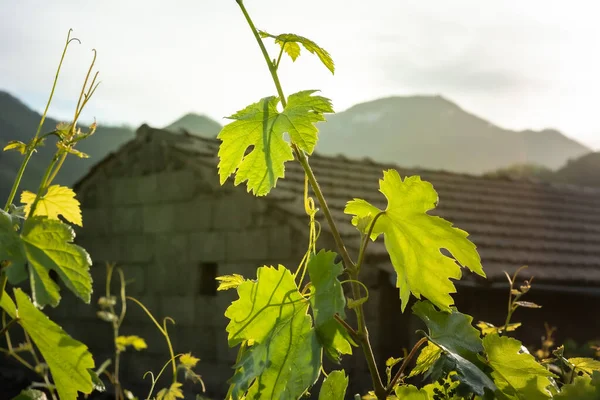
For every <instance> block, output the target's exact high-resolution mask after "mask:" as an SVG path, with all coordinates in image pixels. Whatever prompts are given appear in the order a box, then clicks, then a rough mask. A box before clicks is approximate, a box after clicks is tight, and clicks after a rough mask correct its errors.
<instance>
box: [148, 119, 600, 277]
mask: <svg viewBox="0 0 600 400" xmlns="http://www.w3.org/2000/svg"><path fill="white" fill-rule="evenodd" d="M139 132H140V133H139V134H144V133H143V132H146V133H145V134H146V135H149V136H150V137H154V138H157V139H158V138H160V139H159V140H161V141H165V143H167V144H168V146H169V147H170V148H172V149H173V150H178V151H177V152H176V153H179V154H181V155H184V156H185V155H187V156H190V157H194V159H195V161H199V162H201V163H202V164H204V165H209V166H214V167H215V173H216V165H217V162H218V159H217V156H216V154H217V150H218V144H219V142H218V141H217V140H213V139H206V138H200V137H196V136H192V135H183V136H182V135H174V134H170V133H168V132H165V131H159V130H154V129H151V128H148V127H147V126H143V127H142V128H140V130H139ZM136 140H137V139H136ZM398 162H399V163H401V160H398ZM310 164H311V166H312V168H313V170H314V172H315V175H316V176H317V179H318V181H319V184H320V186H321V188H322V190H323V193H324V195H325V198H326V199H327V201H328V204H329V207H330V209H331V210H332V213H333V216H334V218H335V219H336V221H338V222H339V225H338V226H339V229H340V233H341V234H342V235H343V236H344V237H345V239H347V245H348V247H349V248H351V249H352V248H354V249H355V248H356V246H357V243H358V241H357V239H358V233H357V231H356V230H355V229H354V228H353V227H352V226H351V225H350V223H349V221H350V218H349V216H348V215H345V214H344V213H343V209H344V206H345V205H346V202H347V201H349V200H351V199H353V198H363V199H365V200H367V201H369V202H371V203H373V204H375V205H377V206H379V207H382V208H385V198H384V197H383V195H382V194H381V193H380V192H379V191H378V188H379V183H378V182H379V179H380V178H381V177H382V170H384V169H390V168H393V169H396V170H398V172H399V173H400V174H401V176H406V175H419V176H421V178H422V179H423V180H426V181H429V182H431V183H432V184H433V186H434V188H435V189H436V191H437V192H438V195H439V205H438V207H437V208H436V209H435V210H433V211H431V212H430V213H431V214H433V215H439V216H441V217H443V218H446V219H448V220H449V221H451V222H452V223H453V224H454V225H455V226H457V227H459V228H461V229H464V230H466V231H467V232H469V234H470V239H471V240H472V241H473V242H474V243H475V244H476V245H477V249H478V251H479V253H480V255H481V258H482V262H483V266H484V269H485V271H486V273H487V275H488V280H491V281H495V280H505V278H504V272H503V271H504V270H506V271H508V272H511V271H514V270H515V269H516V268H518V267H520V266H521V265H528V266H529V269H528V270H527V272H526V275H534V276H535V277H536V280H538V281H543V282H546V283H551V284H560V285H575V286H577V285H585V286H595V287H600V190H598V189H590V188H583V187H577V186H567V185H553V184H542V183H536V182H528V181H515V180H508V179H499V178H484V177H479V176H473V175H466V174H456V173H451V172H445V171H428V170H415V169H405V168H401V167H398V166H395V165H389V164H377V163H375V162H373V161H370V160H367V159H364V160H351V159H347V158H345V157H326V156H320V155H318V154H315V155H313V156H312V157H311V158H310ZM303 185H304V175H303V171H302V168H301V166H300V165H299V164H298V163H296V162H289V163H287V164H286V172H285V179H280V180H279V181H278V183H277V187H276V188H275V189H274V190H273V191H272V192H271V193H270V194H269V196H267V199H271V200H276V201H271V203H272V204H273V206H275V207H278V208H280V209H282V210H284V211H285V212H287V213H290V214H291V215H293V216H296V217H299V218H305V217H306V216H305V214H304V208H303V206H302V202H301V197H302V196H301V193H302V191H303ZM322 226H323V229H325V230H327V224H326V223H323V224H322ZM369 253H370V258H369V260H372V261H373V262H377V263H380V264H381V265H385V264H386V263H387V264H389V258H388V257H387V253H386V252H385V248H384V246H383V241H382V240H377V241H376V242H375V243H373V244H372V245H371V246H370V247H369ZM388 268H389V265H388Z"/></svg>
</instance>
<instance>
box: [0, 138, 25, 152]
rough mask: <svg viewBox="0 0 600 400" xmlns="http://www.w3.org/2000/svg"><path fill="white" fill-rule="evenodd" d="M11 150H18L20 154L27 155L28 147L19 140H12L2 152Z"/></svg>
mask: <svg viewBox="0 0 600 400" xmlns="http://www.w3.org/2000/svg"><path fill="white" fill-rule="evenodd" d="M9 150H17V151H18V152H19V153H21V154H25V153H26V152H27V145H26V144H25V143H23V142H21V141H19V140H11V141H10V142H8V144H7V145H6V146H4V148H3V149H2V151H9Z"/></svg>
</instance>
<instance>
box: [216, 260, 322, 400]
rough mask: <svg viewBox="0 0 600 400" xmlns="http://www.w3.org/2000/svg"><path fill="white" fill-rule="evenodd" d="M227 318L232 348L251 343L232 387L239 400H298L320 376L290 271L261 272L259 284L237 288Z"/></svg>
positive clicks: (315, 346) (316, 348)
mask: <svg viewBox="0 0 600 400" xmlns="http://www.w3.org/2000/svg"><path fill="white" fill-rule="evenodd" d="M237 291H238V295H239V299H238V300H236V301H234V302H233V303H232V304H231V305H230V306H229V308H227V311H226V312H225V316H226V317H228V318H229V319H230V322H229V324H228V325H227V332H228V333H229V337H228V340H229V345H230V346H235V345H238V344H240V343H242V342H244V341H248V342H250V343H252V346H250V347H249V348H248V349H246V350H245V352H244V355H243V357H242V359H241V360H240V362H239V363H238V364H237V366H236V372H235V375H234V376H233V378H231V383H232V384H233V385H234V390H233V395H234V399H238V398H240V396H241V395H242V394H243V393H244V391H245V390H246V388H249V389H248V396H247V398H252V399H271V398H273V396H275V394H276V395H277V398H279V399H296V398H298V397H299V396H300V395H302V393H304V392H305V391H306V390H307V389H308V387H309V386H311V385H312V384H313V383H314V382H315V381H316V379H317V377H318V375H319V369H320V367H321V347H320V345H319V342H318V340H317V336H316V332H315V330H314V329H313V326H312V318H311V317H310V316H309V315H307V311H308V301H307V300H306V299H304V298H303V297H302V295H301V294H300V292H299V291H298V287H297V285H296V283H295V282H294V278H293V276H292V274H291V273H290V271H289V270H288V269H286V268H285V267H283V266H281V265H280V266H279V267H278V269H275V268H273V267H266V266H265V267H260V268H258V270H257V279H256V281H250V280H247V281H245V282H244V283H242V284H241V285H240V286H239V287H238V288H237Z"/></svg>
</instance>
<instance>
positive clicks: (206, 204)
mask: <svg viewBox="0 0 600 400" xmlns="http://www.w3.org/2000/svg"><path fill="white" fill-rule="evenodd" d="M214 203H215V201H214V199H213V197H212V196H208V195H199V196H196V197H194V198H193V199H192V200H189V201H185V202H181V203H176V209H175V225H174V229H175V231H176V232H198V231H208V230H210V228H211V222H212V221H211V218H212V214H213V207H214Z"/></svg>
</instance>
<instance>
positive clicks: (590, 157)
mask: <svg viewBox="0 0 600 400" xmlns="http://www.w3.org/2000/svg"><path fill="white" fill-rule="evenodd" d="M554 180H555V181H557V182H562V183H574V184H577V185H582V186H596V187H599V186H600V152H596V153H589V154H586V155H584V156H582V157H579V158H577V159H573V160H569V161H568V162H567V163H566V164H565V165H564V166H563V167H562V168H560V169H559V170H557V171H556V172H555V173H554Z"/></svg>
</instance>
